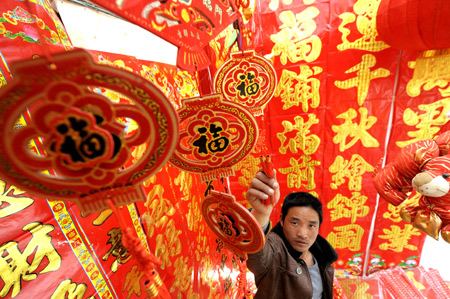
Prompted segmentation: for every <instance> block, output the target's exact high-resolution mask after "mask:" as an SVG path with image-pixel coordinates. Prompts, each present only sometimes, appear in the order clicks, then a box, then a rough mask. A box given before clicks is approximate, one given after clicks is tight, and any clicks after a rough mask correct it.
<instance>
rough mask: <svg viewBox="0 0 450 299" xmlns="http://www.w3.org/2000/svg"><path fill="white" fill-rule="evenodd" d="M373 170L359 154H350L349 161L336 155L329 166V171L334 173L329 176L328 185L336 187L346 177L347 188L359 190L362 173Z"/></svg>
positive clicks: (343, 181)
mask: <svg viewBox="0 0 450 299" xmlns="http://www.w3.org/2000/svg"><path fill="white" fill-rule="evenodd" d="M374 170H375V168H374V167H372V165H370V164H369V163H367V162H366V161H365V160H364V159H363V157H361V156H360V155H356V154H354V155H352V158H351V159H350V161H349V160H345V159H344V157H342V156H340V155H338V156H337V157H336V159H334V162H333V164H332V165H331V166H330V168H329V171H330V172H331V173H335V174H334V175H333V176H332V177H331V179H332V182H331V183H330V187H331V189H337V188H338V187H339V186H341V185H342V184H344V183H345V178H348V189H349V190H352V191H361V188H362V176H363V174H365V173H366V172H372V171H374Z"/></svg>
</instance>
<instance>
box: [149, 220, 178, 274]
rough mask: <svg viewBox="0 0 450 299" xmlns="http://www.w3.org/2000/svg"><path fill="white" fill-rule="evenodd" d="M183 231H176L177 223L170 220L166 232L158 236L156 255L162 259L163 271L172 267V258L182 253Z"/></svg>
mask: <svg viewBox="0 0 450 299" xmlns="http://www.w3.org/2000/svg"><path fill="white" fill-rule="evenodd" d="M180 234H181V230H179V229H176V227H175V221H174V220H173V219H170V220H169V222H168V223H167V226H166V227H165V232H164V233H161V234H159V235H157V236H156V248H155V255H156V256H158V257H159V258H161V269H165V267H166V266H172V259H171V258H172V257H174V256H176V255H178V254H180V253H181V241H180V238H179V235H180Z"/></svg>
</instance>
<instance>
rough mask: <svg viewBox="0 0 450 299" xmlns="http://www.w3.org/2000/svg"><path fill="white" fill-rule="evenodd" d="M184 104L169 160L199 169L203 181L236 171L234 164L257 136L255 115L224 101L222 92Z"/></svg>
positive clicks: (183, 166) (185, 101)
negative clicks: (174, 145) (176, 137)
mask: <svg viewBox="0 0 450 299" xmlns="http://www.w3.org/2000/svg"><path fill="white" fill-rule="evenodd" d="M182 105H183V107H182V108H181V109H180V110H178V115H179V117H180V120H179V121H180V127H181V129H180V132H179V143H178V145H177V147H176V149H175V152H174V154H173V155H172V157H171V158H170V161H169V162H170V164H172V165H173V166H175V167H177V168H179V169H181V170H185V171H189V172H195V173H199V174H200V178H201V180H202V181H208V180H213V179H217V178H220V177H226V176H230V175H234V170H233V168H232V165H234V164H236V163H237V162H239V161H240V160H242V159H244V158H245V157H246V156H247V155H248V154H250V152H251V151H252V149H253V147H254V146H255V144H256V140H257V139H258V128H257V124H256V120H255V118H254V117H253V115H252V114H251V113H250V112H249V111H248V110H247V109H245V108H243V107H242V106H240V105H238V104H236V103H233V102H228V101H222V96H221V95H220V94H214V95H209V96H206V97H203V98H192V99H187V100H184V101H183V102H182Z"/></svg>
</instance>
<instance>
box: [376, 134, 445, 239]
mask: <svg viewBox="0 0 450 299" xmlns="http://www.w3.org/2000/svg"><path fill="white" fill-rule="evenodd" d="M449 146H450V131H447V132H445V133H443V134H441V135H440V136H439V137H438V138H436V139H434V140H431V139H426V140H420V141H417V142H414V143H411V144H409V145H407V146H405V147H404V148H403V149H402V150H401V152H400V154H399V155H398V156H397V157H396V158H395V160H394V161H392V162H391V163H389V164H388V165H386V166H385V167H383V168H381V169H378V170H376V172H374V175H373V183H374V186H375V189H376V190H377V192H378V194H379V195H380V196H381V197H382V198H383V199H384V200H386V201H387V202H389V203H390V204H392V205H394V206H398V205H400V204H401V203H402V202H404V201H405V200H406V199H407V198H408V196H409V194H410V192H411V191H412V189H413V188H414V190H416V191H417V192H418V193H420V194H421V196H420V199H419V203H418V205H414V206H413V205H406V206H404V207H402V209H401V211H400V216H401V217H402V219H403V220H405V221H407V222H410V223H413V225H414V227H416V228H418V229H419V230H421V231H423V232H425V233H426V234H428V235H429V236H431V237H433V238H435V239H436V240H438V239H439V232H440V233H441V236H442V238H443V239H444V240H445V241H446V242H448V243H450V192H449V190H450V155H449Z"/></svg>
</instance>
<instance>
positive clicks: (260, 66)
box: [213, 50, 277, 116]
mask: <svg viewBox="0 0 450 299" xmlns="http://www.w3.org/2000/svg"><path fill="white" fill-rule="evenodd" d="M276 85H277V76H276V72H275V69H274V67H273V66H272V64H271V63H270V62H269V61H268V60H266V59H265V58H264V57H262V56H258V55H256V54H255V51H253V50H250V51H242V52H235V53H231V55H230V59H229V60H227V61H225V62H224V63H223V65H222V66H221V67H220V68H219V70H217V72H216V75H215V78H214V83H213V86H214V88H215V90H216V92H218V93H222V94H223V96H224V98H225V99H227V100H230V101H234V102H236V103H240V104H242V105H244V106H245V107H247V108H249V109H250V111H251V112H252V113H253V114H254V115H255V116H258V115H261V114H262V111H263V108H264V106H265V105H266V104H267V103H268V102H269V101H270V100H271V99H272V96H273V94H274V93H275V87H276Z"/></svg>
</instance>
